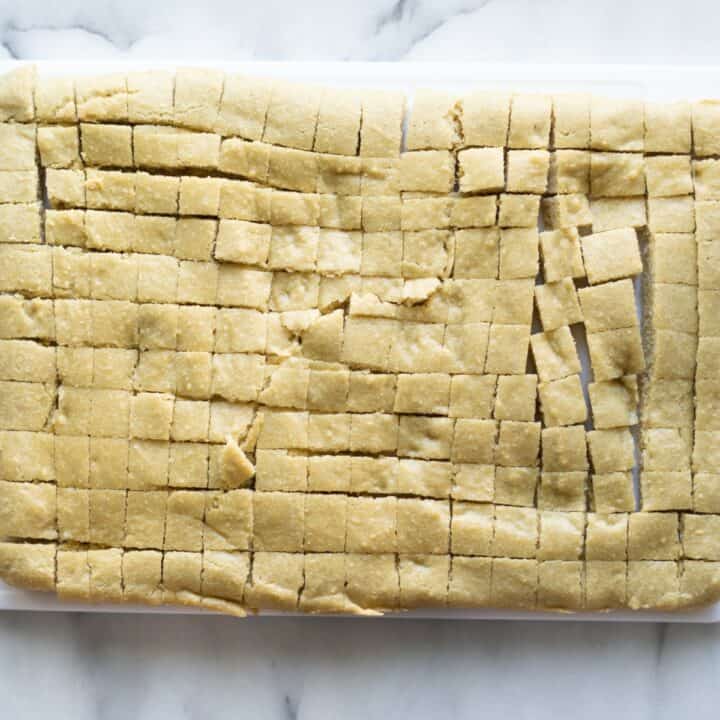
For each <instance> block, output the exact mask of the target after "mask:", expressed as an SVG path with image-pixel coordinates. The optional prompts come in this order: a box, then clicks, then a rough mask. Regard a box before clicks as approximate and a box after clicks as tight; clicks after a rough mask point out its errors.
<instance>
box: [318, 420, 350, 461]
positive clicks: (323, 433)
mask: <svg viewBox="0 0 720 720" xmlns="http://www.w3.org/2000/svg"><path fill="white" fill-rule="evenodd" d="M350 418H351V416H350V415H348V414H342V413H327V414H316V413H311V415H310V418H309V421H308V448H309V449H310V450H312V451H314V452H343V451H347V450H349V449H350Z"/></svg>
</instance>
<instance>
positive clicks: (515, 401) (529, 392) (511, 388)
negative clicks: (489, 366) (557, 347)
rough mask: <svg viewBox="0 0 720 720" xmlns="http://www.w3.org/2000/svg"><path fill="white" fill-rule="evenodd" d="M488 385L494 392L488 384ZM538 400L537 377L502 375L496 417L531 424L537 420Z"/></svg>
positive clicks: (498, 390) (496, 400)
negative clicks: (536, 406)
mask: <svg viewBox="0 0 720 720" xmlns="http://www.w3.org/2000/svg"><path fill="white" fill-rule="evenodd" d="M456 377H457V376H456ZM468 377H473V376H468ZM490 377H491V378H492V376H490ZM455 379H456V378H453V382H454V381H455ZM493 384H494V383H493ZM486 385H488V389H489V390H490V391H492V387H491V386H490V385H489V384H488V383H487V382H486ZM536 399H537V375H500V376H499V377H498V378H497V393H496V395H495V417H496V418H497V419H498V420H518V421H524V422H531V421H533V420H534V419H535V405H536Z"/></svg>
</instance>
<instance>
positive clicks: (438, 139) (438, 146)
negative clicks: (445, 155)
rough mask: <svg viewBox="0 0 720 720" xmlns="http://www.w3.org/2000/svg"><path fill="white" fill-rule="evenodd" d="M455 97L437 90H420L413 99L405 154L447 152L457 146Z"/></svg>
mask: <svg viewBox="0 0 720 720" xmlns="http://www.w3.org/2000/svg"><path fill="white" fill-rule="evenodd" d="M458 114H459V113H458V107H457V99H456V97H455V96H454V95H453V94H451V93H447V92H441V91H438V90H429V89H423V88H421V89H419V90H417V91H416V92H415V93H414V95H413V105H412V111H411V113H410V119H409V121H408V128H407V137H406V140H405V144H406V147H407V149H408V150H428V149H431V150H450V149H452V148H453V146H454V145H455V144H456V143H457V141H458V138H457V133H456V129H455V122H456V120H458V119H459V118H458Z"/></svg>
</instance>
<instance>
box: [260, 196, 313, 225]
mask: <svg viewBox="0 0 720 720" xmlns="http://www.w3.org/2000/svg"><path fill="white" fill-rule="evenodd" d="M319 216H320V201H319V199H318V195H315V194H311V193H307V194H300V193H296V192H285V191H282V190H273V191H272V194H271V195H270V217H269V220H270V222H271V223H272V224H273V225H317V224H318V223H319Z"/></svg>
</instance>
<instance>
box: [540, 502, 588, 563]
mask: <svg viewBox="0 0 720 720" xmlns="http://www.w3.org/2000/svg"><path fill="white" fill-rule="evenodd" d="M584 535H585V514H584V513H580V512H558V511H553V510H543V511H542V512H541V513H540V540H539V543H538V559H539V560H578V559H580V557H581V556H582V552H583V546H584V542H585V537H584Z"/></svg>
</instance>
